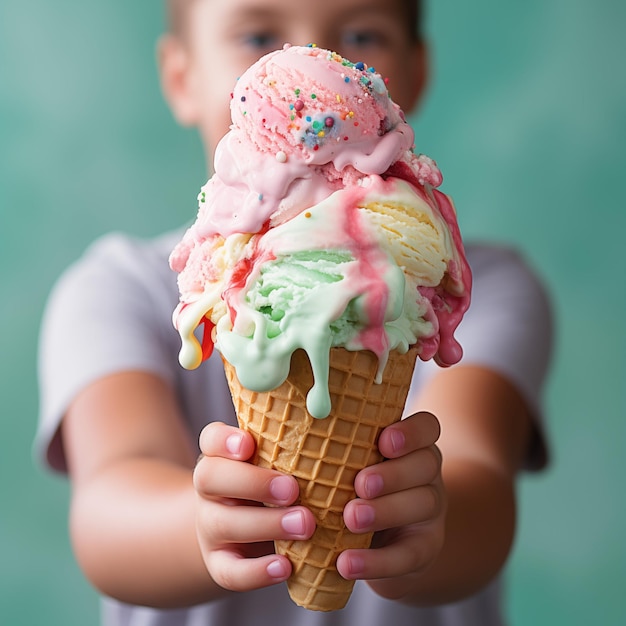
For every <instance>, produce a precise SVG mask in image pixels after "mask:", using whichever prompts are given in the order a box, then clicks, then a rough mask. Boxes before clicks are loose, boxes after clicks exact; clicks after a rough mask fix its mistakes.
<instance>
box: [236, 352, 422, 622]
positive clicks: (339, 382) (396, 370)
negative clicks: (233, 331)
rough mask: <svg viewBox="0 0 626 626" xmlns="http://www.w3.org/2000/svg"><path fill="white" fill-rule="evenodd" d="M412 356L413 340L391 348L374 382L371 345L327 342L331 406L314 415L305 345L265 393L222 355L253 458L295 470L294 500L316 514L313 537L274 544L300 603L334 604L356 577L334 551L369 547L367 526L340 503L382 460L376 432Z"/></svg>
mask: <svg viewBox="0 0 626 626" xmlns="http://www.w3.org/2000/svg"><path fill="white" fill-rule="evenodd" d="M416 356H417V350H416V349H415V348H411V349H410V350H409V351H408V352H407V353H406V354H400V353H398V352H396V351H392V352H391V353H390V354H389V360H388V362H387V365H386V367H385V370H384V373H383V380H382V382H381V383H380V384H376V383H375V382H374V379H375V376H376V372H377V369H378V359H377V357H376V356H375V355H374V354H373V353H371V352H367V351H361V352H351V351H348V350H345V349H343V348H332V349H331V351H330V371H329V381H328V384H329V391H330V398H331V406H332V408H331V413H330V415H329V416H328V417H326V418H324V419H315V418H313V417H312V416H311V415H310V414H309V413H308V411H307V410H306V395H307V392H308V391H309V389H310V388H311V387H312V385H313V374H312V371H311V366H310V363H309V360H308V357H307V355H306V353H305V352H304V351H302V350H298V351H297V352H295V353H294V355H293V357H292V360H291V369H290V373H289V376H288V378H287V380H286V381H285V382H284V383H283V384H282V385H281V386H280V387H278V388H277V389H274V390H272V391H268V392H263V393H257V392H254V391H250V390H248V389H245V388H244V387H242V386H241V384H240V383H239V380H238V379H237V375H236V372H235V368H234V367H233V366H232V365H231V364H230V363H228V362H227V361H225V362H224V367H225V371H226V377H227V379H228V384H229V386H230V391H231V394H232V397H233V402H234V405H235V410H236V412H237V419H238V421H239V426H240V428H242V429H244V430H246V431H248V432H250V433H251V434H252V436H253V437H254V439H255V441H256V453H255V457H254V459H253V462H254V463H255V464H256V465H259V466H261V467H268V468H272V469H276V470H279V471H281V472H284V473H286V474H291V475H292V476H295V478H296V479H297V481H298V484H299V486H300V498H299V503H300V504H302V505H304V506H306V507H308V508H309V509H310V510H311V511H312V512H313V514H314V515H315V519H316V522H317V528H316V530H315V533H314V535H313V537H312V538H311V539H309V540H307V541H289V540H277V541H275V549H276V552H277V553H278V554H282V555H285V556H286V557H287V558H288V559H289V560H290V561H291V564H292V566H293V570H292V574H291V576H290V578H289V580H288V581H287V587H288V590H289V595H290V596H291V599H292V600H293V601H294V602H295V603H296V604H298V605H300V606H303V607H305V608H307V609H311V610H317V611H333V610H338V609H341V608H343V607H344V606H345V605H346V603H347V602H348V600H349V598H350V594H351V593H352V588H353V586H354V581H349V580H345V579H344V578H342V577H341V576H340V575H339V573H338V572H337V568H336V562H337V557H338V556H339V554H340V553H341V552H343V551H344V550H346V549H348V548H368V547H369V545H370V543H371V540H372V533H368V534H358V535H357V534H353V533H351V532H350V531H349V530H348V529H347V528H346V526H345V524H344V521H343V509H344V507H345V505H346V503H347V502H348V501H350V500H352V499H354V498H355V497H356V494H355V491H354V479H355V477H356V475H357V473H358V472H359V471H360V470H361V469H363V468H364V467H367V466H369V465H373V464H375V463H379V462H380V461H381V460H382V456H381V454H380V453H379V451H378V445H377V444H378V436H379V434H380V432H381V430H382V429H383V428H385V427H386V426H388V425H390V424H392V423H394V422H396V421H398V420H399V419H400V418H401V417H402V411H403V409H404V404H405V402H406V396H407V393H408V390H409V386H410V383H411V378H412V375H413V369H414V367H415V359H416Z"/></svg>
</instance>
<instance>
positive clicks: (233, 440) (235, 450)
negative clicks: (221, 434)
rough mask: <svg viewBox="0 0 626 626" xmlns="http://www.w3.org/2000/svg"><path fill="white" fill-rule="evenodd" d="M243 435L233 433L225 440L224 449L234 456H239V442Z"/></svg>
mask: <svg viewBox="0 0 626 626" xmlns="http://www.w3.org/2000/svg"><path fill="white" fill-rule="evenodd" d="M242 440H243V435H242V434H241V433H233V434H232V435H230V436H229V437H227V439H226V449H227V450H228V451H229V452H230V453H231V454H234V455H239V454H241V442H242Z"/></svg>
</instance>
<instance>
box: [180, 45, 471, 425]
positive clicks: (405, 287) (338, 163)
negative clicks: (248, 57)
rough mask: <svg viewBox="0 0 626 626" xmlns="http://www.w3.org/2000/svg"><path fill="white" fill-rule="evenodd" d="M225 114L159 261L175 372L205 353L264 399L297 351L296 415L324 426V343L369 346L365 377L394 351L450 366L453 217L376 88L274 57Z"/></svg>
mask: <svg viewBox="0 0 626 626" xmlns="http://www.w3.org/2000/svg"><path fill="white" fill-rule="evenodd" d="M231 114H232V120H233V126H232V128H231V130H230V132H229V133H228V134H227V135H226V136H225V138H224V139H223V140H222V141H221V142H220V144H219V145H218V147H217V150H216V156H215V175H214V176H213V177H212V178H211V179H210V180H209V182H208V183H207V184H206V185H205V186H204V187H203V188H202V191H201V193H200V196H199V212H198V217H197V220H196V222H195V224H194V225H193V226H192V227H191V228H190V229H189V230H188V231H187V233H186V234H185V236H184V238H183V240H182V241H181V243H180V244H179V245H178V246H177V247H176V249H175V250H174V252H173V253H172V256H171V259H170V263H171V266H172V268H173V269H174V270H176V271H178V272H180V275H179V287H180V290H181V302H180V305H179V307H178V308H177V310H176V312H175V316H174V317H175V325H176V327H177V328H178V330H179V332H180V333H181V337H182V340H183V348H182V350H181V355H180V360H181V363H182V364H183V365H184V366H185V367H188V368H193V367H197V366H198V365H199V364H200V362H201V361H202V359H203V358H206V357H207V356H208V355H209V354H210V352H211V350H212V347H213V344H214V343H215V345H216V346H217V348H218V349H219V350H220V352H221V353H222V355H223V356H224V357H225V358H226V359H227V360H228V361H229V362H231V363H233V364H234V365H235V367H236V369H237V374H238V376H239V378H240V380H241V382H242V383H243V384H244V386H246V387H248V388H250V389H255V390H257V391H266V390H269V389H273V388H275V387H277V386H278V385H279V384H280V383H281V382H282V381H283V380H285V378H286V377H287V374H288V372H289V363H290V358H291V355H292V354H293V352H294V351H295V350H296V349H298V348H302V349H304V350H305V351H306V352H307V354H308V355H309V358H310V360H311V363H312V367H313V371H314V374H315V376H314V378H315V384H314V388H313V390H312V391H311V393H310V394H309V402H308V406H309V410H310V412H311V413H312V414H313V415H314V416H316V417H324V416H325V415H327V414H328V411H329V410H330V407H329V398H328V393H327V392H325V389H324V386H325V382H324V381H325V378H326V377H327V375H326V370H327V360H328V350H329V348H330V347H331V346H344V347H346V348H347V349H349V350H371V351H372V352H374V354H376V355H377V357H378V359H379V363H380V372H382V370H383V368H384V365H385V363H386V361H387V357H388V354H389V351H390V350H400V351H402V352H404V351H406V350H407V348H408V346H409V345H417V346H418V347H419V352H420V357H421V358H422V359H424V360H427V359H430V358H433V357H434V358H435V359H436V360H437V361H438V362H439V363H440V364H442V365H450V364H452V363H455V362H457V361H458V360H459V359H460V357H461V348H460V346H459V345H458V343H457V342H456V341H455V339H454V335H453V333H454V330H455V328H456V326H457V325H458V323H459V322H460V320H461V318H462V315H463V313H464V311H465V309H466V308H467V306H468V303H469V292H470V273H469V269H468V267H467V264H466V262H465V259H464V256H463V249H462V244H461V239H460V234H459V230H458V226H457V224H456V217H455V211H454V208H453V207H452V205H451V203H450V200H449V199H448V198H447V197H446V196H445V195H444V194H442V193H440V192H439V191H437V190H436V189H435V187H436V186H438V185H439V184H440V183H441V174H440V173H439V170H438V169H437V167H436V165H435V164H434V162H433V161H431V160H430V159H428V158H427V157H425V156H421V155H420V156H418V155H415V154H414V153H413V152H412V151H411V149H412V147H413V131H412V129H411V128H410V126H409V125H408V124H407V123H406V121H405V119H404V116H403V114H402V112H401V110H400V109H399V108H398V107H397V105H395V104H394V103H393V101H392V100H391V99H390V98H389V95H388V92H387V88H386V86H385V83H384V81H383V79H382V77H381V76H380V75H378V74H376V73H375V72H374V71H373V70H372V69H371V68H368V67H367V66H366V65H364V64H363V63H356V64H354V63H351V62H349V61H347V60H345V59H343V58H342V57H340V56H339V55H337V54H335V53H332V52H329V51H326V50H322V49H320V48H316V47H288V48H286V49H284V50H281V51H277V52H274V53H271V54H269V55H266V56H265V57H264V58H262V59H261V60H260V61H258V62H257V63H256V64H255V65H254V66H253V67H252V68H250V69H249V70H248V71H247V72H246V73H245V74H244V75H243V76H242V77H241V78H240V79H239V80H238V82H237V85H236V87H235V89H234V92H233V97H232V100H231ZM322 304H323V306H322ZM200 324H204V325H205V339H204V342H203V344H204V345H203V347H201V346H200V343H199V342H198V340H197V339H196V337H195V335H194V331H195V329H196V328H197V327H198V325H200ZM259 362H263V364H264V366H263V368H259V367H258V366H257V364H258V363H259ZM380 372H379V374H380Z"/></svg>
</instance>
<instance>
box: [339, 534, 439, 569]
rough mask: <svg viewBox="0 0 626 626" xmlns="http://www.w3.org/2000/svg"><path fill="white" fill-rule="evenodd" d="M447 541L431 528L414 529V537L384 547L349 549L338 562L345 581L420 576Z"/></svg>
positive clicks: (405, 537) (400, 538) (404, 536)
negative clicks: (416, 574)
mask: <svg viewBox="0 0 626 626" xmlns="http://www.w3.org/2000/svg"><path fill="white" fill-rule="evenodd" d="M442 542H443V538H442V537H439V536H438V534H437V533H436V532H435V531H431V529H430V527H429V526H426V527H414V529H413V532H411V534H407V533H401V534H399V535H398V536H397V540H396V541H394V542H393V543H390V544H388V545H386V546H385V547H384V548H372V549H369V550H346V551H345V552H342V553H341V554H340V555H339V557H338V559H337V570H338V571H339V573H340V574H341V576H342V577H343V578H346V579H348V580H353V579H357V578H359V579H364V580H373V579H384V578H394V577H397V576H405V575H407V574H412V573H419V572H421V571H423V570H424V569H426V568H427V567H429V566H430V565H431V564H432V562H433V560H434V559H435V558H436V556H437V555H438V554H439V552H440V550H441V546H442Z"/></svg>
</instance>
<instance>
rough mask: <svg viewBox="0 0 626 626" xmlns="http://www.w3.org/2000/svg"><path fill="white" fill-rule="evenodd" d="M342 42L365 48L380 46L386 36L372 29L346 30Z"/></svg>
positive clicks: (385, 39)
mask: <svg viewBox="0 0 626 626" xmlns="http://www.w3.org/2000/svg"><path fill="white" fill-rule="evenodd" d="M342 40H343V44H344V45H345V46H350V47H354V48H367V47H371V46H382V45H385V43H386V42H387V37H386V36H385V35H384V34H383V33H382V32H380V31H377V30H374V29H360V30H356V29H355V30H348V31H346V32H345V33H344V34H343V37H342Z"/></svg>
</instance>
